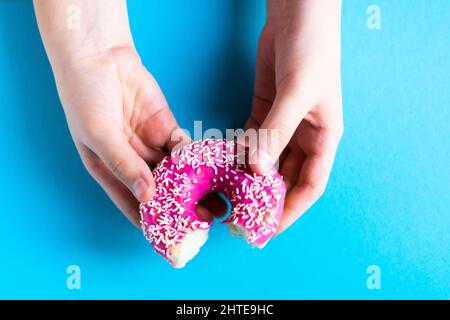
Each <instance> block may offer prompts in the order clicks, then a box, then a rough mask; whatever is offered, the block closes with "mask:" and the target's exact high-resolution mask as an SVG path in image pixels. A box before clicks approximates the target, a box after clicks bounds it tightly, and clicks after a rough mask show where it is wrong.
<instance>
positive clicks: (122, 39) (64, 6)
mask: <svg viewBox="0 0 450 320" xmlns="http://www.w3.org/2000/svg"><path fill="white" fill-rule="evenodd" d="M34 6H35V11H36V17H37V21H38V25H39V30H40V32H41V36H42V40H43V42H44V46H45V49H46V51H47V54H48V57H49V60H50V63H51V65H52V68H53V69H54V71H58V70H60V69H64V68H65V66H67V65H72V64H74V63H76V62H77V61H79V60H82V59H84V58H86V57H90V56H96V55H100V54H102V53H107V52H108V51H110V50H112V49H113V48H120V47H131V48H134V43H133V39H132V35H131V31H130V27H129V22H128V14H127V8H126V1H125V0H116V1H113V2H111V1H110V0H96V1H92V0H35V1H34Z"/></svg>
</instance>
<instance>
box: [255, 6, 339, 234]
mask: <svg viewBox="0 0 450 320" xmlns="http://www.w3.org/2000/svg"><path fill="white" fill-rule="evenodd" d="M340 16H341V1H338V0H336V1H334V0H333V1H332V0H298V1H291V0H268V1H267V22H266V25H265V27H264V30H263V32H262V34H261V37H260V40H259V45H258V56H257V65H256V80H255V88H254V97H253V109H252V113H251V116H250V119H249V120H248V122H247V124H246V129H249V128H253V129H266V130H271V131H272V130H273V132H276V133H277V138H276V143H274V144H272V145H267V146H261V145H259V146H258V149H257V150H256V149H255V150H251V152H252V153H253V159H256V163H252V164H251V168H252V169H253V170H254V171H256V172H260V173H262V172H265V171H266V170H268V169H269V168H270V167H272V166H273V165H274V163H275V162H276V161H277V159H278V158H279V168H280V173H281V174H282V175H283V176H284V179H285V182H286V184H287V187H288V192H287V196H286V200H285V206H284V212H283V216H282V219H281V222H280V226H279V229H278V233H281V232H283V231H284V230H285V229H286V228H288V227H289V226H290V225H291V224H292V223H293V222H294V221H295V220H296V219H298V218H299V217H300V216H301V215H302V214H303V213H304V212H305V211H306V210H307V209H308V208H309V207H310V206H311V205H312V204H313V203H314V202H315V201H316V200H318V199H319V198H320V196H321V195H322V193H323V192H324V190H325V187H326V184H327V181H328V177H329V175H330V172H331V168H332V165H333V162H334V157H335V153H336V150H337V147H338V144H339V141H340V139H341V136H342V133H343V115H342V97H341V79H340ZM269 134H270V131H269Z"/></svg>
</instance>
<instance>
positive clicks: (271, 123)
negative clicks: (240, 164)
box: [250, 79, 309, 173]
mask: <svg viewBox="0 0 450 320" xmlns="http://www.w3.org/2000/svg"><path fill="white" fill-rule="evenodd" d="M308 110H309V105H308V103H307V102H306V99H305V98H304V96H303V93H302V90H301V86H300V84H299V81H298V80H295V79H294V80H291V79H286V80H284V81H283V82H281V83H280V86H279V88H278V91H277V95H276V97H275V101H274V103H273V106H272V108H271V109H270V111H269V113H268V114H267V117H266V118H265V120H264V122H263V123H262V125H261V127H260V130H259V132H258V140H259V141H258V146H257V149H254V150H251V159H253V161H251V163H250V167H251V169H252V170H253V171H255V172H258V173H264V172H266V171H267V170H269V169H270V168H271V167H272V166H273V165H274V163H275V162H276V161H277V159H278V158H279V156H280V154H281V152H282V151H283V150H284V148H285V147H286V146H287V144H288V143H289V141H290V140H291V137H292V135H293V134H294V132H295V130H296V129H297V127H298V126H299V124H300V122H301V120H302V119H303V118H304V117H305V115H306V114H307V112H308ZM262 137H265V138H264V139H262Z"/></svg>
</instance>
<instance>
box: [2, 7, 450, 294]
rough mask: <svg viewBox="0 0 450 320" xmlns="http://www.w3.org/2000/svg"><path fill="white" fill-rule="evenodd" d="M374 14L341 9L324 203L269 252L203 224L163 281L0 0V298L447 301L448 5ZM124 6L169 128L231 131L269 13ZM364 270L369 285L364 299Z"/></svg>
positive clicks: (32, 46) (38, 53) (27, 24)
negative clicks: (338, 133) (339, 87)
mask: <svg viewBox="0 0 450 320" xmlns="http://www.w3.org/2000/svg"><path fill="white" fill-rule="evenodd" d="M370 4H371V2H370V1H363V0H358V1H357V0H354V1H344V13H343V75H342V78H343V94H344V106H345V128H346V129H345V137H344V139H343V141H342V144H341V148H340V150H339V153H338V155H337V159H336V163H335V167H334V170H333V173H332V176H331V179H330V183H329V186H328V189H327V191H326V193H325V195H324V196H323V198H322V199H321V200H320V201H319V202H318V203H317V204H316V205H315V206H314V207H313V208H312V209H311V210H310V211H309V212H308V213H307V214H306V215H305V216H304V217H303V218H302V219H301V220H300V221H299V222H298V223H296V224H295V225H294V226H293V227H292V228H290V229H289V230H288V231H287V232H285V233H284V234H283V235H282V236H280V237H279V238H277V239H275V240H274V241H273V242H271V243H270V245H269V246H268V247H267V248H266V249H264V250H263V251H257V250H251V249H250V248H248V247H247V245H246V244H245V243H244V242H242V241H241V240H235V239H232V238H230V237H229V236H228V235H227V233H226V231H225V230H224V228H223V227H222V226H219V225H217V226H214V227H213V230H212V232H211V236H210V240H209V242H208V243H207V244H206V246H205V247H204V248H203V249H202V251H201V253H200V255H199V256H198V257H197V258H196V259H195V260H193V261H192V262H191V263H189V264H188V266H187V267H186V268H185V269H183V270H174V269H172V268H171V267H169V265H168V264H167V263H166V262H165V261H163V260H162V259H161V258H160V257H159V256H157V255H155V254H154V253H153V252H152V250H151V248H150V246H149V245H148V244H147V242H146V241H145V239H144V238H143V236H142V235H141V234H140V233H139V232H138V231H137V230H135V229H134V228H133V227H132V226H131V225H130V224H129V223H128V222H127V221H126V220H125V218H124V217H122V216H121V214H120V213H119V212H118V211H117V210H116V209H115V208H114V206H113V205H112V204H111V203H110V202H109V200H108V198H107V197H106V196H105V194H104V193H103V191H102V190H101V189H100V187H98V186H97V185H96V184H95V182H94V181H93V180H92V179H91V178H90V177H89V175H88V174H87V173H86V172H85V170H84V168H83V166H82V164H81V162H80V160H79V158H78V155H77V153H76V150H75V148H74V146H73V144H72V141H71V138H70V135H69V132H68V129H67V126H66V123H65V119H64V114H63V111H62V109H61V107H60V103H59V101H58V97H57V93H56V89H55V86H54V83H53V78H52V74H51V70H50V67H49V65H48V61H47V58H46V55H45V52H44V49H43V46H42V44H41V41H40V38H39V34H38V31H37V28H36V25H35V20H34V14H33V9H32V4H31V1H1V2H0V39H1V41H0V105H1V106H0V127H1V129H0V130H1V135H0V143H1V146H2V147H1V158H0V178H1V186H0V201H1V209H0V210H1V215H0V298H361V299H365V298H369V299H372V298H373V299H381V298H385V299H392V298H444V299H448V298H450V209H449V208H450V199H449V197H450V188H449V182H450V170H449V159H450V157H449V150H450V129H449V124H450V113H449V109H450V105H449V104H450V58H449V52H450V20H449V19H448V17H449V12H450V2H449V1H447V0H440V1H439V0H433V1H426V0H420V1H419V0H417V1H407V0H402V1H400V0H398V1H391V0H383V1H382V0H377V1H376V4H377V5H379V6H380V8H381V10H382V29H381V30H379V31H373V30H372V31H371V30H368V29H367V27H366V18H367V15H366V8H367V7H368V6H369V5H370ZM129 11H130V19H131V24H132V29H133V34H134V37H135V41H136V45H137V47H138V49H139V52H140V54H141V56H142V58H143V61H144V63H145V64H146V66H147V67H148V68H149V70H150V71H151V72H152V73H153V74H154V75H155V77H156V78H157V79H158V81H159V83H160V85H161V87H162V88H163V90H164V92H165V94H166V96H167V98H168V101H169V103H170V105H171V107H172V109H173V110H174V113H175V115H176V116H177V118H178V120H179V122H180V123H181V125H182V126H183V127H185V128H188V129H192V126H193V121H194V120H203V122H204V126H207V127H218V128H222V129H225V128H235V127H240V126H242V125H243V123H244V121H245V119H246V117H247V114H248V110H249V106H250V100H251V94H252V79H253V73H254V56H255V49H256V42H257V37H258V33H259V30H260V29H261V26H262V24H263V21H264V4H263V1H257V0H253V1H250V0H247V1H240V0H217V1H200V0H196V1H189V4H187V2H186V1H174V0H172V1H143V0H141V1H139V0H130V1H129ZM243 110H245V112H243ZM71 264H76V265H79V266H80V268H81V272H82V278H81V279H82V280H81V281H82V282H81V286H82V288H81V290H78V291H77V290H68V289H67V288H66V278H67V274H66V267H67V266H69V265H71ZM373 264H375V265H378V266H380V268H381V286H382V287H381V290H368V288H367V287H366V279H367V277H368V275H367V274H366V268H367V267H368V266H369V265H373Z"/></svg>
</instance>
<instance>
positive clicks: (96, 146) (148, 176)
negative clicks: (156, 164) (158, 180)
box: [88, 129, 155, 202]
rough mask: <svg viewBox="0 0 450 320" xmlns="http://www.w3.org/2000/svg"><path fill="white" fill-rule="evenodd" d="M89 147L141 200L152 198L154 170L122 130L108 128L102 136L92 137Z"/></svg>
mask: <svg viewBox="0 0 450 320" xmlns="http://www.w3.org/2000/svg"><path fill="white" fill-rule="evenodd" d="M88 147H89V148H90V149H91V150H92V151H93V152H94V153H95V154H96V155H97V156H98V157H99V158H100V159H101V160H102V161H103V162H104V164H105V165H106V167H107V168H108V169H109V170H110V171H111V172H112V173H113V174H114V176H115V177H116V178H117V179H119V180H120V181H121V182H122V183H123V184H124V185H125V186H126V187H127V188H128V189H129V190H130V191H131V192H132V193H133V195H134V196H135V197H136V199H137V200H138V201H139V202H145V201H148V200H150V199H151V197H152V196H153V192H154V189H155V182H154V179H153V175H152V172H151V170H150V168H149V166H148V165H147V163H146V162H145V161H144V160H143V159H142V158H141V157H140V156H139V155H138V154H137V152H136V151H135V150H134V149H133V148H132V147H131V146H130V144H129V142H128V139H127V138H126V137H125V135H124V134H123V133H122V132H120V131H118V130H108V129H107V130H106V131H103V132H102V137H101V138H96V137H91V139H90V143H89V145H88Z"/></svg>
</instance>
